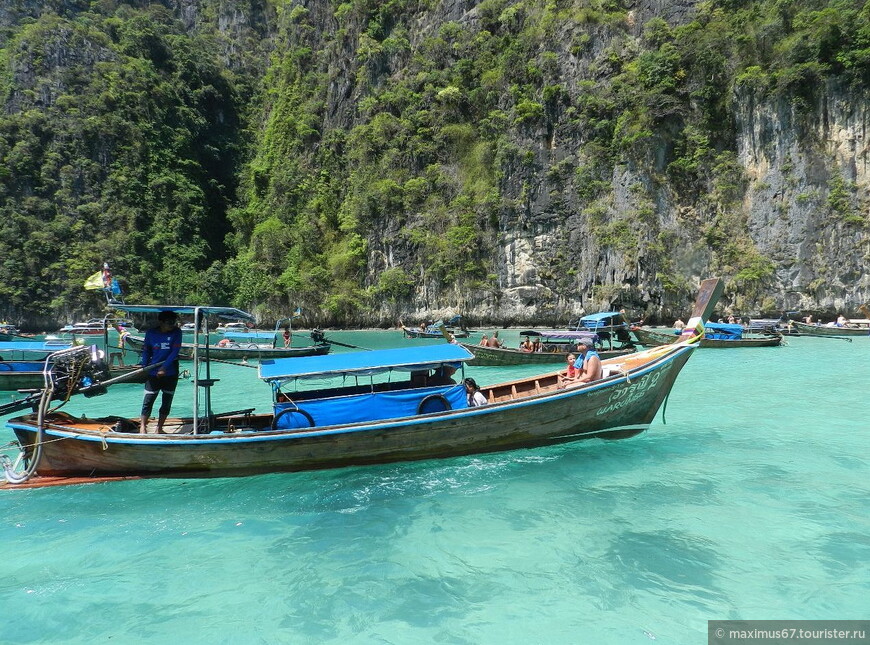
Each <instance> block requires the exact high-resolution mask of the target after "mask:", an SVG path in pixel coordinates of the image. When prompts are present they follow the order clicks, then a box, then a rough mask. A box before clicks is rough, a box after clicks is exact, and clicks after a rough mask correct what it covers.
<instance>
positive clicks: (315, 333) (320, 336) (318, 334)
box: [311, 329, 326, 343]
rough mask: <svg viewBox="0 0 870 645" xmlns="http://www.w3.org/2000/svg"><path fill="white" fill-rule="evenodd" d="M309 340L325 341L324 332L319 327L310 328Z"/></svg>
mask: <svg viewBox="0 0 870 645" xmlns="http://www.w3.org/2000/svg"><path fill="white" fill-rule="evenodd" d="M311 340H313V341H314V342H315V343H325V342H326V334H324V333H323V332H322V331H321V330H320V329H312V330H311Z"/></svg>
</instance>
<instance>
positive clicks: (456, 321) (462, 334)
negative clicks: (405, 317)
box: [399, 315, 469, 338]
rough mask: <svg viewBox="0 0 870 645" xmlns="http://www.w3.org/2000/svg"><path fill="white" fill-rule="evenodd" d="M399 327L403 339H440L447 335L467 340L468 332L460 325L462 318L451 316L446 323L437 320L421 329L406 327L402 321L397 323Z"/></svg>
mask: <svg viewBox="0 0 870 645" xmlns="http://www.w3.org/2000/svg"><path fill="white" fill-rule="evenodd" d="M399 326H400V327H401V328H402V335H403V336H405V338H442V337H444V336H446V335H447V334H450V335H451V336H453V338H468V336H469V333H468V330H467V329H465V327H464V326H463V323H462V316H459V315H457V316H453V317H452V318H451V319H450V320H447V321H446V322H445V321H443V320H439V321H437V322H434V323H432V324H431V325H425V326H422V327H406V326H405V325H404V323H402V321H399Z"/></svg>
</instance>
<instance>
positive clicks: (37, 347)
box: [0, 340, 72, 354]
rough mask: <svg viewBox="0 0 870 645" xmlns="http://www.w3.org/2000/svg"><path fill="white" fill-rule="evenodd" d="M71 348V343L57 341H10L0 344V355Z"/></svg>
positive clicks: (48, 351)
mask: <svg viewBox="0 0 870 645" xmlns="http://www.w3.org/2000/svg"><path fill="white" fill-rule="evenodd" d="M70 347H72V343H69V342H58V341H46V342H44V343H43V342H40V341H34V340H30V341H27V340H22V341H12V342H8V343H0V354H2V353H3V352H12V351H18V352H45V353H50V352H57V351H60V350H61V349H68V348H70Z"/></svg>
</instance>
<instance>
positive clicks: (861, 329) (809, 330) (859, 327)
mask: <svg viewBox="0 0 870 645" xmlns="http://www.w3.org/2000/svg"><path fill="white" fill-rule="evenodd" d="M791 324H792V327H794V328H795V329H796V330H797V331H798V333H799V334H800V335H801V336H851V337H854V336H870V320H868V319H862V318H857V319H856V318H853V319H851V320H849V321H848V323H847V324H846V326H845V327H837V326H836V325H834V324H833V323H832V324H830V325H811V324H807V323H802V322H798V321H797V320H793V321H792V322H791Z"/></svg>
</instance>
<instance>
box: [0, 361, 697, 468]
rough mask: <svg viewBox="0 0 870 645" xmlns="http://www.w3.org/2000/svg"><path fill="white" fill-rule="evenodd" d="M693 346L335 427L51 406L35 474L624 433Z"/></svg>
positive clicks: (350, 461)
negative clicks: (578, 377) (577, 377)
mask: <svg viewBox="0 0 870 645" xmlns="http://www.w3.org/2000/svg"><path fill="white" fill-rule="evenodd" d="M693 350H694V345H686V344H681V345H679V346H675V347H668V348H658V349H654V350H648V351H647V352H643V353H640V354H632V355H629V356H626V357H624V358H622V359H618V360H619V361H620V364H621V365H622V371H621V372H620V371H618V372H617V373H616V374H615V375H613V376H609V377H607V378H605V379H603V380H601V381H597V382H595V383H590V384H584V385H582V386H578V387H571V388H569V389H561V390H560V389H557V388H556V384H557V382H558V377H557V373H553V374H549V375H545V376H541V377H538V378H532V379H526V380H521V381H514V382H509V383H505V384H501V385H499V386H494V387H492V388H488V389H487V393H488V395H489V399H490V404H489V405H486V406H482V407H477V408H464V409H456V410H450V411H447V412H438V413H433V414H424V415H420V416H414V417H404V418H400V419H390V420H387V421H377V422H361V423H354V424H349V425H339V426H325V427H314V428H305V429H296V430H271V429H270V424H271V415H248V416H243V415H239V416H225V417H221V419H222V421H221V423H222V428H223V430H224V431H225V432H223V433H212V434H201V435H184V434H169V435H156V434H147V435H138V434H126V433H123V432H116V431H115V430H114V429H113V424H114V423H115V422H116V421H117V418H109V419H104V420H100V419H76V418H74V417H70V416H68V415H64V414H63V413H60V412H58V413H54V414H51V415H49V416H48V417H47V419H46V427H45V431H44V432H45V438H44V441H43V445H42V457H41V459H40V461H39V464H38V466H37V470H36V474H37V475H39V476H88V477H96V476H106V477H117V476H130V475H140V476H186V477H196V476H199V477H223V476H240V475H249V474H256V473H267V472H286V471H299V470H312V469H326V468H338V467H343V466H352V465H366V464H380V463H388V462H394V461H409V460H419V459H433V458H443V457H454V456H460V455H468V454H476V453H486V452H495V451H502V450H513V449H518V448H534V447H537V446H545V445H551V444H559V443H565V442H570V441H576V440H579V439H586V438H591V437H601V438H607V439H619V438H624V437H630V436H633V435H636V434H638V433H640V432H642V431H643V430H645V429H646V428H647V427H648V426H649V424H650V423H651V422H652V420H653V418H654V417H655V415H656V412H657V411H658V409H659V407H660V406H661V404H662V402H663V401H664V399H665V397H666V396H667V395H668V393H669V392H670V390H671V387H672V386H673V383H674V380H675V379H676V378H677V375H678V374H679V372H680V370H681V369H682V368H683V366H684V365H685V363H686V361H687V360H688V359H689V356H690V355H691V353H692V351H693ZM605 365H607V366H608V368H610V369H614V370H616V369H618V366H615V365H613V362H612V361H611V362H605ZM303 405H304V404H303ZM188 421H189V420H188ZM126 423H127V424H133V426H134V427H135V423H136V422H135V420H128V421H127V422H126ZM168 423H172V420H170V421H169V422H168ZM36 424H37V420H36V417H35V415H33V414H30V415H26V416H23V417H18V418H15V419H12V420H10V421H9V426H10V427H11V428H12V429H13V430H14V432H15V434H16V436H17V437H18V440H19V442H20V443H21V445H22V446H23V448H24V451H25V457H26V460H29V459H30V458H31V457H32V455H33V450H34V441H35V438H36V436H37V434H36V433H37V425H36ZM168 427H171V426H168Z"/></svg>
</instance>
